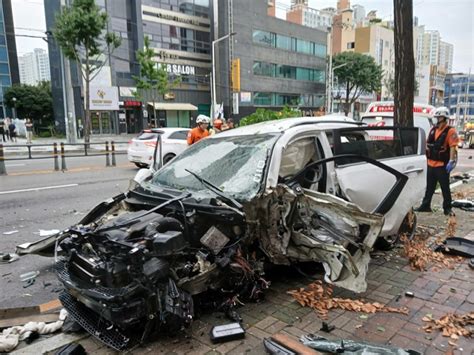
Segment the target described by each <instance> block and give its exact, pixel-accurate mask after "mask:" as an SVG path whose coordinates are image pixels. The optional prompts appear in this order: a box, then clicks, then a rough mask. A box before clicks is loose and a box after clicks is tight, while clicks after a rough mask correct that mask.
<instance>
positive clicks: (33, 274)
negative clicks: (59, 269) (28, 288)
mask: <svg viewBox="0 0 474 355" xmlns="http://www.w3.org/2000/svg"><path fill="white" fill-rule="evenodd" d="M39 274H40V272H39V271H29V272H26V273H24V274H21V275H20V280H21V281H22V282H25V281H28V280H31V279H35V278H36V276H38V275H39Z"/></svg>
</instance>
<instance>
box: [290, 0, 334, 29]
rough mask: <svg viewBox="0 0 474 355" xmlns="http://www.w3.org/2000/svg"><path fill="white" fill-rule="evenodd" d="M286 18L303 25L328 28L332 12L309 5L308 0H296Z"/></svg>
mask: <svg viewBox="0 0 474 355" xmlns="http://www.w3.org/2000/svg"><path fill="white" fill-rule="evenodd" d="M286 20H287V21H289V22H293V23H296V24H299V25H302V26H307V27H312V28H320V29H324V30H327V28H328V27H331V23H332V14H329V13H327V12H325V11H320V10H316V9H313V8H311V7H308V1H307V0H305V1H298V0H294V1H293V2H292V5H291V8H290V10H289V11H287V13H286Z"/></svg>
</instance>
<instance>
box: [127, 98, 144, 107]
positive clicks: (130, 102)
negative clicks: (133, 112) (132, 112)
mask: <svg viewBox="0 0 474 355" xmlns="http://www.w3.org/2000/svg"><path fill="white" fill-rule="evenodd" d="M123 106H124V107H142V103H141V101H134V100H125V101H124V102H123Z"/></svg>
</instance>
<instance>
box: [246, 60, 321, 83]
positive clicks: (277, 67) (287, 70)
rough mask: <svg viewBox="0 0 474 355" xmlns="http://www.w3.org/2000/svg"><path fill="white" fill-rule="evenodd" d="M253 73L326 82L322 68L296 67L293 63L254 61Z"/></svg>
mask: <svg viewBox="0 0 474 355" xmlns="http://www.w3.org/2000/svg"><path fill="white" fill-rule="evenodd" d="M253 74H254V75H262V76H268V77H272V78H285V79H294V80H302V81H314V82H319V83H324V82H325V74H324V71H322V70H317V69H312V68H301V67H294V66H291V65H284V64H274V63H267V62H260V61H256V62H254V64H253Z"/></svg>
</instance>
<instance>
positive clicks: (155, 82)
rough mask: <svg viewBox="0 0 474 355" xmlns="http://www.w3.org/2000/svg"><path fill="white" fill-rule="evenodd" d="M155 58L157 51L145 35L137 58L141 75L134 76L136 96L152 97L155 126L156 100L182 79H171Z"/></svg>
mask: <svg viewBox="0 0 474 355" xmlns="http://www.w3.org/2000/svg"><path fill="white" fill-rule="evenodd" d="M154 58H155V51H154V50H153V49H152V48H150V38H149V37H148V36H145V38H144V48H143V50H139V51H137V59H138V63H139V64H140V75H139V76H136V75H134V76H133V79H134V80H135V83H136V86H137V91H136V92H135V96H137V97H138V98H142V99H143V98H146V99H147V100H148V99H150V100H151V101H152V103H153V114H154V119H155V126H156V125H157V117H156V109H155V102H156V101H159V100H160V98H163V97H164V95H165V94H166V93H168V92H169V91H170V90H171V89H173V87H175V86H176V85H177V84H178V83H179V81H180V79H179V77H177V78H176V79H175V80H174V81H172V82H171V81H170V77H169V75H168V72H167V71H166V69H165V68H164V66H163V65H158V64H157V63H156V61H155V60H154Z"/></svg>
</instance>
